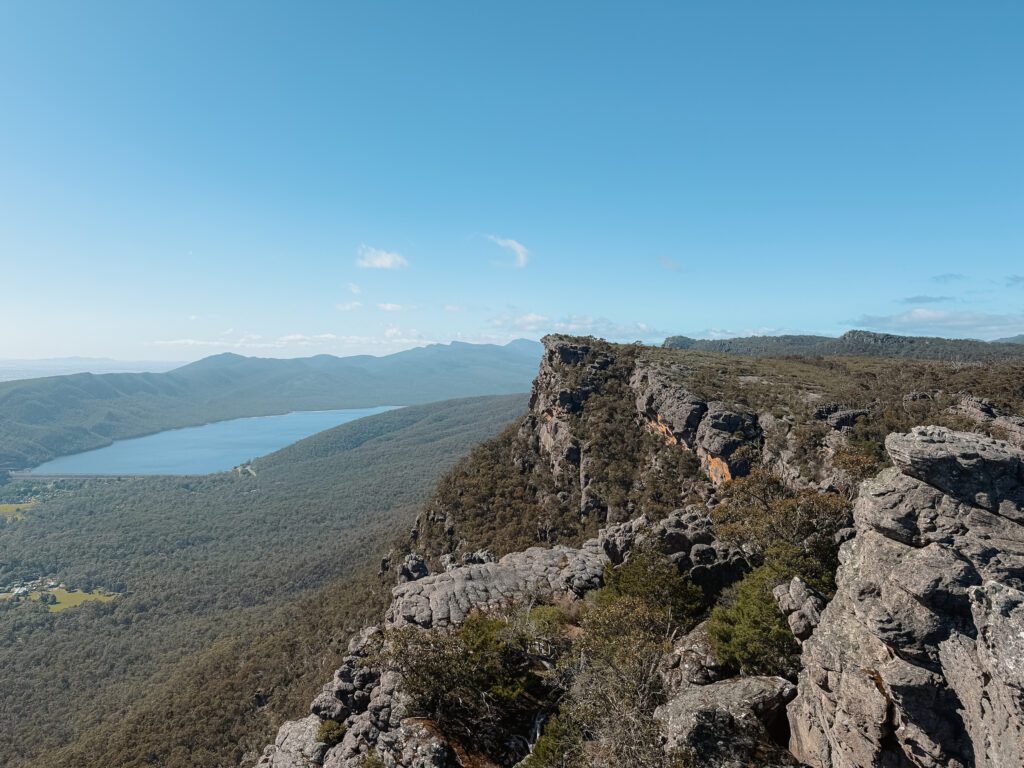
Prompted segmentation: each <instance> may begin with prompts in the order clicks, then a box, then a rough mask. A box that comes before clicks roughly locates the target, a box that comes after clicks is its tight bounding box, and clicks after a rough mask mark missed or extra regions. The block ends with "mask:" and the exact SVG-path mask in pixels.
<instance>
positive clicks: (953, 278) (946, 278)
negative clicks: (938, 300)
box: [931, 272, 967, 284]
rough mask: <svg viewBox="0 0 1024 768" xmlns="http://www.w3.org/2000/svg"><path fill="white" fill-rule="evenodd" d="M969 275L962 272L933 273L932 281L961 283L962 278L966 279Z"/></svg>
mask: <svg viewBox="0 0 1024 768" xmlns="http://www.w3.org/2000/svg"><path fill="white" fill-rule="evenodd" d="M966 279H967V275H964V274H961V273H960V272H943V273H942V274H941V275H932V276H931V281H932V282H933V283H942V284H946V283H959V282H960V281H961V280H966Z"/></svg>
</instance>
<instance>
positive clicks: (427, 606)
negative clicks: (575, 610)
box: [385, 541, 607, 629]
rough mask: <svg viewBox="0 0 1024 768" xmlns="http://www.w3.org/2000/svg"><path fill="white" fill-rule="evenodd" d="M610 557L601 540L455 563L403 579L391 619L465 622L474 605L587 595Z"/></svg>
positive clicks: (426, 624)
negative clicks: (455, 565) (574, 546)
mask: <svg viewBox="0 0 1024 768" xmlns="http://www.w3.org/2000/svg"><path fill="white" fill-rule="evenodd" d="M606 562H607V558H606V556H605V554H604V552H603V551H602V550H601V548H600V546H599V545H598V543H597V542H596V541H591V542H588V543H587V544H585V545H584V546H583V548H581V549H572V548H570V547H561V546H559V547H552V548H551V549H545V548H543V547H531V548H530V549H527V550H524V551H522V552H513V553H511V554H508V555H505V556H504V557H503V558H501V559H500V560H498V561H497V562H489V563H479V564H475V565H468V566H463V567H462V568H455V569H452V570H450V571H446V572H445V573H439V574H435V575H433V576H427V577H426V578H423V579H419V580H417V581H413V582H409V583H406V584H400V585H399V586H397V587H395V589H394V590H393V593H392V594H393V600H392V603H391V608H390V609H389V610H388V614H387V617H386V618H385V624H387V625H388V626H391V627H402V626H405V625H408V624H412V625H415V626H418V627H422V628H423V629H431V628H433V627H448V626H452V625H458V624H461V623H462V622H463V621H464V620H465V618H466V616H468V615H469V613H470V612H471V611H473V610H474V609H477V610H493V609H495V608H502V607H505V606H507V605H509V604H511V603H514V602H517V601H522V600H526V599H532V598H551V597H554V596H559V595H572V596H577V597H578V596H581V595H583V594H584V593H585V592H587V591H588V590H591V589H596V588H597V587H600V586H601V577H602V574H603V573H604V565H605V563H606Z"/></svg>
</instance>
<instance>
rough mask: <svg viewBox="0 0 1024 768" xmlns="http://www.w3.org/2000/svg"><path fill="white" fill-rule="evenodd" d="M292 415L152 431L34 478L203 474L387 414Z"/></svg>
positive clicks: (45, 467) (51, 465)
mask: <svg viewBox="0 0 1024 768" xmlns="http://www.w3.org/2000/svg"><path fill="white" fill-rule="evenodd" d="M391 408H392V406H380V407H377V408H351V409H346V410H341V411H296V412H295V413H286V414H284V415H282V416H255V417H252V418H247V419H233V420H231V421H219V422H217V423H215V424H206V425H205V426H202V427H186V428H184V429H171V430H168V431H166V432H157V433H156V434H154V435H148V436H146V437H137V438H134V439H132V440H118V441H117V442H115V443H113V444H111V445H108V446H106V447H105V448H97V449H96V450H94V451H86V452H85V453H76V454H73V455H71V456H61V457H60V458H57V459H54V460H53V461H48V462H46V463H45V464H41V465H39V466H38V467H36V468H35V469H33V470H32V473H33V474H37V475H205V474H208V473H210V472H224V471H226V470H229V469H231V468H232V467H237V466H238V465H239V464H243V463H245V462H246V461H248V460H250V459H255V458H257V457H259V456H265V455H266V454H268V453H273V452H274V451H276V450H278V449H280V448H284V447H285V446H286V445H291V444H292V443H294V442H295V441H296V440H301V439H302V438H304V437H309V436H310V435H314V434H316V433H317V432H322V431H323V430H325V429H330V428H331V427H336V426H338V425H339V424H344V423H346V422H348V421H354V420H355V419H361V418H362V417H363V416H372V415H373V414H375V413H383V412H384V411H389V410H391Z"/></svg>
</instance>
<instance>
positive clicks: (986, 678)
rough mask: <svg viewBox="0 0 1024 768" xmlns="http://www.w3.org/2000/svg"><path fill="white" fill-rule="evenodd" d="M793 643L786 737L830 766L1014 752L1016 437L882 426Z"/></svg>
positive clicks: (941, 761)
mask: <svg viewBox="0 0 1024 768" xmlns="http://www.w3.org/2000/svg"><path fill="white" fill-rule="evenodd" d="M886 448H887V450H888V452H889V455H890V457H891V458H892V461H893V463H894V465H895V466H894V468H892V469H889V470H885V471H884V472H882V473H881V474H880V475H879V476H878V477H877V478H875V479H874V480H871V481H867V482H865V483H864V484H863V485H862V486H861V491H860V496H859V498H858V501H857V504H856V507H855V510H854V527H855V530H856V535H855V537H854V538H853V539H852V540H851V541H848V542H847V543H845V544H844V545H843V547H842V549H841V550H840V561H841V566H840V568H839V571H838V573H837V583H838V589H837V592H836V595H835V597H834V598H833V600H832V601H831V602H830V603H829V605H828V607H827V608H825V610H824V611H823V612H822V614H821V620H820V623H819V625H818V627H817V629H816V630H815V631H814V633H813V634H812V635H811V637H810V638H809V639H808V640H807V641H806V642H805V643H804V644H803V652H802V663H803V670H802V671H801V673H800V676H799V681H798V691H799V693H798V696H797V698H796V700H795V701H794V702H793V703H792V704H791V705H790V707H789V721H790V730H791V742H790V746H791V749H792V751H793V753H794V754H795V755H796V757H797V758H799V759H800V760H801V761H803V762H804V763H807V764H808V765H811V766H821V767H822V768H825V767H826V766H827V767H828V768H855V767H858V766H875V765H878V766H882V765H884V766H922V767H926V768H939V767H940V766H943V767H946V768H967V766H982V767H985V768H1009V766H1020V765H1024V733H1022V727H1024V700H1022V696H1021V692H1022V690H1024V686H1022V682H1024V681H1022V678H1021V672H1020V671H1019V670H1020V669H1021V666H1020V661H1019V660H1020V658H1022V656H1021V654H1022V652H1024V648H1022V643H1024V640H1022V639H1021V638H1024V624H1022V621H1024V611H1022V609H1021V605H1022V602H1024V594H1022V592H1021V590H1022V589H1024V525H1022V522H1021V521H1022V520H1024V451H1021V450H1019V449H1017V448H1015V447H1014V446H1012V445H1010V444H1008V443H1005V442H1002V441H998V440H993V439H990V438H987V437H983V436H980V435H976V434H973V433H963V432H953V431H950V430H948V429H942V428H937V427H918V428H915V429H914V430H912V431H911V432H910V433H909V434H906V435H890V436H889V438H888V439H887V440H886Z"/></svg>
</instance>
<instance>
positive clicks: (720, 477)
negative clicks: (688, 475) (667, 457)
mask: <svg viewBox="0 0 1024 768" xmlns="http://www.w3.org/2000/svg"><path fill="white" fill-rule="evenodd" d="M630 387H631V388H632V389H633V391H634V392H635V393H636V408H637V413H638V414H639V415H640V418H641V419H642V420H643V421H644V422H645V423H646V424H647V425H648V427H649V428H650V429H651V430H653V431H654V432H656V433H658V434H661V435H663V436H664V438H665V440H666V442H668V443H669V444H671V445H678V446H680V447H681V448H683V449H686V450H691V451H694V452H695V453H696V454H697V458H698V459H700V462H701V467H702V468H703V470H704V471H705V473H706V474H707V476H708V478H709V479H710V480H711V482H712V483H714V484H715V485H720V484H721V483H724V482H725V481H727V480H731V479H732V478H734V477H738V476H741V475H745V474H747V472H749V471H750V467H751V463H752V460H753V459H754V458H755V454H756V451H757V449H759V448H760V445H761V442H762V434H761V428H760V426H759V424H758V419H757V416H756V415H755V414H754V413H753V412H751V411H749V410H747V409H745V408H742V407H740V406H735V405H729V404H728V403H722V402H716V401H712V402H704V401H703V400H701V399H700V398H699V397H697V396H696V395H694V394H692V393H691V392H689V391H688V390H687V389H686V388H685V387H683V386H681V385H679V384H677V383H675V382H673V381H672V380H671V379H670V378H668V377H667V376H666V375H665V373H663V372H662V371H661V370H659V369H656V368H652V367H650V366H647V365H638V366H637V367H636V368H635V370H634V372H633V375H632V377H631V378H630ZM744 447H746V448H748V449H749V450H746V451H741V450H740V449H741V448H744Z"/></svg>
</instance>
